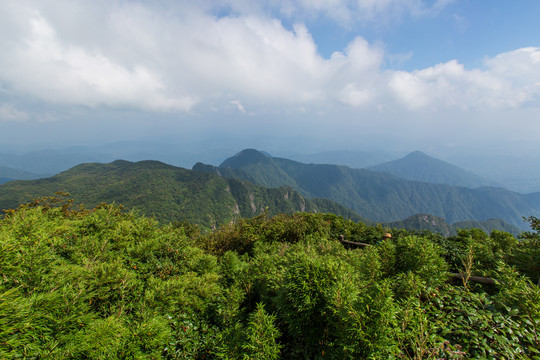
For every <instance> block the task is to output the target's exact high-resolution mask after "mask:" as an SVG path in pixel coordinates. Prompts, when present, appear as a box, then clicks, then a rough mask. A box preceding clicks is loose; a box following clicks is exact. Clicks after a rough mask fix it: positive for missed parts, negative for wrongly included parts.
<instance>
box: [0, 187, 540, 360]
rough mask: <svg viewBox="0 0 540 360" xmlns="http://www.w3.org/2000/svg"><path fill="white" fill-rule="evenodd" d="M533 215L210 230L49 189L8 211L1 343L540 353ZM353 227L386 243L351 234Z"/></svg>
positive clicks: (84, 355) (32, 352)
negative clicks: (503, 226) (426, 226)
mask: <svg viewBox="0 0 540 360" xmlns="http://www.w3.org/2000/svg"><path fill="white" fill-rule="evenodd" d="M531 225H532V228H533V230H534V232H531V233H527V234H525V238H524V239H522V240H519V241H518V240H516V239H514V238H513V237H511V236H509V234H506V233H500V232H495V233H492V234H491V235H487V234H485V233H481V232H476V231H471V230H467V231H466V232H462V233H460V234H459V235H458V236H457V237H455V238H449V239H443V238H441V237H437V236H431V235H430V234H424V235H421V234H416V235H411V234H408V233H407V232H405V231H400V232H395V233H394V234H393V237H392V238H391V239H385V240H382V235H384V232H385V231H386V230H385V229H383V228H382V227H380V226H379V227H369V226H366V225H364V224H361V223H354V222H351V221H345V220H343V218H340V217H337V216H335V215H331V214H308V213H298V214H294V215H279V216H275V217H272V218H269V217H268V216H267V215H261V216H258V217H255V218H252V219H241V220H239V221H238V222H236V223H234V224H230V225H227V226H224V227H223V228H222V229H219V230H217V231H216V232H214V233H212V234H208V235H204V236H203V235H200V234H198V233H197V232H196V230H194V228H193V227H192V226H190V225H189V224H175V225H171V226H162V225H160V224H158V223H157V222H155V221H154V220H152V219H148V218H145V217H141V216H139V215H137V214H135V213H133V212H125V211H123V210H122V208H121V207H119V206H115V205H106V204H102V205H99V206H97V207H96V208H93V209H84V208H76V207H74V206H73V205H72V204H71V203H70V202H69V201H68V202H58V200H57V199H54V198H44V199H38V200H36V201H34V202H33V203H30V204H26V205H22V206H20V207H19V208H18V209H15V210H11V211H8V212H7V213H6V215H5V216H4V218H3V219H2V220H0V358H5V359H14V358H29V359H30V358H35V359H37V358H40V359H41V358H43V359H89V358H90V359H110V358H119V359H161V358H163V359H279V358H281V359H390V358H396V359H429V358H432V359H440V358H444V359H465V358H508V359H528V358H535V357H536V358H538V356H539V351H538V349H539V348H540V339H539V333H540V305H539V304H540V291H539V289H538V287H537V286H536V285H535V284H533V283H531V280H532V281H534V283H536V281H537V279H538V272H537V269H538V266H539V263H538V256H537V253H538V249H539V246H538V222H535V218H533V219H532V220H531ZM341 235H343V237H344V238H346V239H348V240H353V241H358V242H362V243H368V244H372V245H371V246H364V247H362V248H345V247H344V246H343V245H342V244H341V243H340V242H339V241H338V239H339V238H340V236H341ZM512 266H513V267H512ZM448 271H451V272H460V273H463V274H465V273H466V272H467V271H468V272H467V274H468V275H471V276H474V275H486V274H487V275H490V276H492V277H494V278H495V279H497V282H496V285H482V284H476V283H474V282H472V281H468V282H462V281H457V280H452V278H451V277H450V276H449V273H448Z"/></svg>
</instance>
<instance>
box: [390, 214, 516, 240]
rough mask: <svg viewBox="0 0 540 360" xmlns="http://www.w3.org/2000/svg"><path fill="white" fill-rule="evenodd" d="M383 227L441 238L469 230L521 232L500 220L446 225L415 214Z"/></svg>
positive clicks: (425, 215)
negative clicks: (417, 231) (440, 236)
mask: <svg viewBox="0 0 540 360" xmlns="http://www.w3.org/2000/svg"><path fill="white" fill-rule="evenodd" d="M384 225H385V226H388V227H390V228H394V229H407V230H419V231H422V230H427V231H430V232H433V233H439V234H441V235H443V236H450V235H455V234H457V231H458V230H459V229H471V228H477V229H481V230H483V231H484V232H486V233H487V234H489V233H491V232H492V231H493V230H501V231H506V232H509V233H511V234H514V235H518V234H519V233H520V232H521V231H520V229H519V228H518V227H516V226H514V225H510V224H508V223H507V222H505V221H504V220H500V219H490V220H486V221H475V220H469V221H461V222H457V223H455V224H448V223H447V222H446V221H445V220H444V219H443V218H441V217H438V216H433V215H428V214H416V215H413V216H410V217H408V218H407V219H405V220H401V221H395V222H391V223H386V224H384Z"/></svg>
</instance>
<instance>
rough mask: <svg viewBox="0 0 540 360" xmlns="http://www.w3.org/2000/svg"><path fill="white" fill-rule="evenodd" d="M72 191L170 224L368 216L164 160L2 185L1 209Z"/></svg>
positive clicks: (86, 167)
mask: <svg viewBox="0 0 540 360" xmlns="http://www.w3.org/2000/svg"><path fill="white" fill-rule="evenodd" d="M57 191H62V192H69V193H70V194H71V196H72V198H73V199H74V200H75V202H76V203H83V204H85V205H86V206H87V207H91V206H95V205H97V204H99V203H101V202H109V203H111V202H116V203H119V204H122V205H124V206H125V207H127V208H137V209H138V210H140V211H141V212H142V213H143V214H145V215H147V216H155V217H156V218H157V219H158V220H160V221H164V222H171V221H180V220H188V221H191V222H193V223H198V224H200V225H201V226H202V227H204V228H211V227H215V226H218V225H221V224H224V223H227V222H230V221H231V220H233V219H235V218H239V217H251V216H254V215H257V214H261V213H263V212H264V211H265V209H266V208H267V207H268V211H269V213H270V215H272V214H277V213H293V212H298V211H311V212H333V213H335V214H337V215H342V216H344V217H346V218H350V219H351V220H354V221H360V220H362V218H361V217H360V216H358V214H355V213H354V212H353V211H351V210H349V209H347V208H345V207H344V206H342V205H339V204H336V203H333V202H332V201H329V200H323V199H319V200H308V199H305V198H304V197H303V196H302V195H300V194H299V193H298V192H297V191H294V190H293V189H291V188H290V187H285V186H283V187H279V188H272V189H269V188H265V187H262V186H257V185H254V184H252V183H250V182H247V181H242V180H238V179H231V178H223V177H221V176H219V175H217V174H212V173H208V172H197V171H192V170H186V169H183V168H178V167H175V166H172V165H167V164H164V163H161V162H158V161H141V162H136V163H132V162H129V161H124V160H118V161H114V162H112V163H108V164H99V163H90V164H81V165H78V166H76V167H73V168H72V169H70V170H68V171H65V172H62V173H60V174H58V175H55V176H53V177H50V178H46V179H40V180H27V181H14V182H10V183H6V184H3V185H0V209H8V208H14V207H17V206H18V205H19V204H21V203H25V202H27V201H29V200H30V199H33V198H36V197H39V196H50V195H53V194H54V193H55V192H57Z"/></svg>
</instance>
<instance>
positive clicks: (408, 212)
mask: <svg viewBox="0 0 540 360" xmlns="http://www.w3.org/2000/svg"><path fill="white" fill-rule="evenodd" d="M233 168H234V169H237V170H242V172H238V173H237V176H238V177H239V178H244V179H245V178H246V176H249V178H250V179H251V181H255V183H256V184H258V185H263V186H280V185H287V186H291V187H293V188H295V189H297V190H298V191H300V192H301V193H302V194H303V195H304V196H306V197H318V198H326V199H330V200H333V201H335V202H337V203H340V204H342V205H344V206H346V207H348V208H350V209H352V210H353V211H355V212H357V213H358V214H360V215H361V216H364V217H366V218H368V219H371V220H373V221H376V222H392V221H398V220H401V219H405V218H407V217H409V216H412V215H414V214H421V213H424V214H432V215H434V216H439V217H442V218H445V219H446V221H448V222H449V223H455V222H458V221H465V220H471V219H472V220H477V221H484V220H488V219H493V218H499V219H503V220H505V221H507V222H508V223H510V224H512V225H515V226H518V227H520V228H526V224H525V223H524V222H523V217H524V216H531V215H534V216H538V215H539V214H540V193H534V194H527V195H523V194H518V193H515V192H512V191H509V190H505V189H502V188H490V187H482V188H477V189H468V188H465V187H455V186H449V185H442V184H431V183H425V182H419V181H411V180H405V179H402V178H399V177H396V176H394V175H391V174H388V173H382V172H375V171H371V170H366V169H351V168H349V167H346V166H338V165H317V164H303V163H299V162H296V161H292V160H288V159H283V158H275V157H268V156H266V155H264V154H262V153H257V150H253V149H247V150H244V151H242V152H240V153H238V154H236V155H235V156H234V157H232V158H230V159H227V160H225V161H224V162H223V163H222V164H221V165H220V166H219V170H220V171H222V170H224V169H233ZM242 174H246V175H245V176H242Z"/></svg>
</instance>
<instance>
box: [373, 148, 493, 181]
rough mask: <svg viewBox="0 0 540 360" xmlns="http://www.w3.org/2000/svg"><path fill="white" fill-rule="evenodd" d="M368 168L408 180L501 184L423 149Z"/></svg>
mask: <svg viewBox="0 0 540 360" xmlns="http://www.w3.org/2000/svg"><path fill="white" fill-rule="evenodd" d="M367 169H368V170H373V171H381V172H387V173H390V174H392V175H395V176H398V177H400V178H403V179H407V180H415V181H422V182H427V183H432V184H447V185H452V186H464V187H468V188H476V187H480V186H500V185H499V184H497V183H495V182H494V181H490V180H487V179H484V178H482V177H480V176H478V175H476V174H473V173H472V172H470V171H467V170H464V169H461V168H459V167H457V166H455V165H452V164H450V163H447V162H445V161H442V160H438V159H435V158H433V157H431V156H428V155H426V154H424V153H423V152H421V151H415V152H412V153H410V154H408V155H407V156H405V157H403V158H401V159H398V160H393V161H388V162H385V163H383V164H379V165H374V166H370V167H368V168H367Z"/></svg>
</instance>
